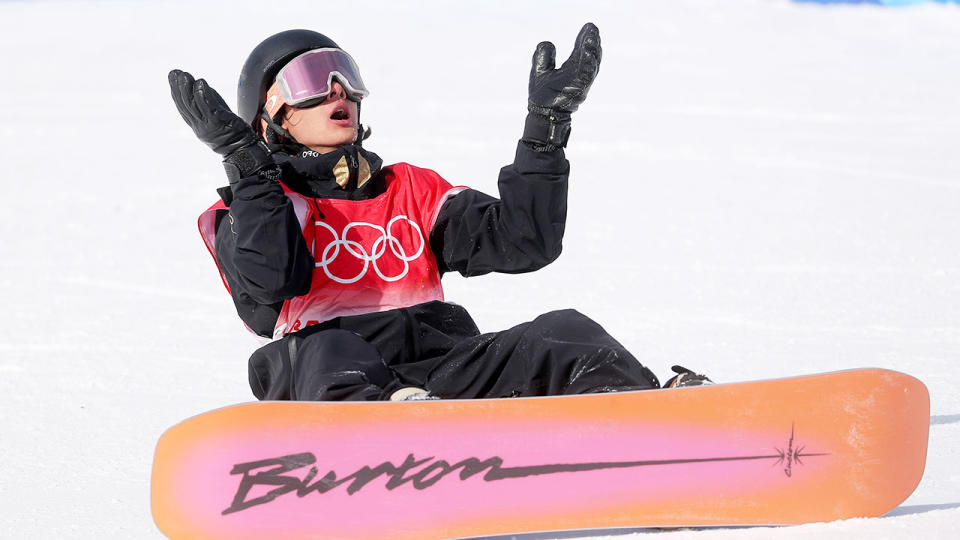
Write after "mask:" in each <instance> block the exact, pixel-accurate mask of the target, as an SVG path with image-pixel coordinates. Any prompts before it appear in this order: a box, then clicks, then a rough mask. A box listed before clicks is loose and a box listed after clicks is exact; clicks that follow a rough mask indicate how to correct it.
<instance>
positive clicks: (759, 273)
mask: <svg viewBox="0 0 960 540" xmlns="http://www.w3.org/2000/svg"><path fill="white" fill-rule="evenodd" d="M588 20H590V21H593V22H595V23H596V24H597V25H598V26H599V28H600V31H601V35H602V39H603V48H604V56H603V64H602V67H601V70H600V74H599V77H598V79H597V81H596V84H595V85H594V87H593V89H592V90H591V92H590V95H589V98H588V100H587V102H586V103H585V104H584V105H583V106H582V107H581V109H580V111H579V112H577V113H576V114H575V116H574V119H573V134H572V137H571V139H570V144H569V148H568V151H567V156H568V158H569V159H570V162H571V164H572V172H571V177H570V202H569V219H568V222H567V235H566V239H565V244H564V245H565V250H564V253H563V255H562V256H561V258H560V259H559V260H558V261H557V262H556V263H554V264H553V265H551V266H549V267H547V268H546V269H544V270H541V271H539V272H536V273H533V274H528V275H523V276H505V275H495V276H487V277H480V278H474V279H469V280H466V279H463V278H461V277H460V276H459V275H449V276H447V277H446V278H445V279H444V283H445V285H446V292H447V298H448V299H449V300H453V301H455V302H458V303H460V304H463V305H465V306H466V307H467V308H468V309H469V310H470V311H471V313H472V314H473V315H474V317H475V318H476V320H477V322H478V324H479V325H480V327H481V329H482V330H485V331H486V330H497V329H503V328H506V327H509V326H512V325H514V324H517V323H520V322H522V321H526V320H529V319H532V318H533V317H535V316H536V315H538V314H540V313H543V312H546V311H549V310H553V309H560V308H566V307H573V308H576V309H578V310H580V311H582V312H584V313H586V314H588V315H590V316H591V317H593V318H595V319H596V320H597V321H599V322H600V323H601V324H603V325H604V326H605V327H606V328H607V329H608V330H609V331H610V332H611V333H612V334H613V335H614V336H616V337H617V338H618V339H619V340H620V341H622V342H623V343H624V344H625V345H626V346H627V347H628V348H630V349H631V350H632V351H633V352H634V353H635V354H636V355H637V357H638V358H639V359H640V360H641V361H642V362H644V363H645V364H647V365H648V366H650V367H651V368H652V369H653V370H654V371H655V372H657V373H658V374H660V375H661V377H666V376H667V374H668V372H669V366H670V365H671V364H674V363H679V364H683V365H686V366H689V367H692V368H695V369H697V370H702V371H704V372H706V373H707V374H709V375H710V376H711V377H712V378H714V379H715V380H716V381H719V382H730V381H740V380H751V379H760V378H770V377H783V376H789V375H798V374H806V373H814V372H823V371H833V370H841V369H846V368H852V367H870V366H875V367H884V368H892V369H896V370H900V371H904V372H907V373H910V374H912V375H914V376H916V377H918V378H920V379H921V380H923V381H924V382H925V383H926V384H927V386H928V388H929V389H930V395H931V399H932V416H931V426H930V447H929V454H928V462H927V469H926V474H925V476H924V478H923V481H922V482H921V484H920V486H919V488H918V489H917V490H916V492H915V493H914V494H913V496H911V497H910V498H909V499H908V500H907V501H906V502H905V503H904V504H903V505H902V506H901V507H899V508H898V509H896V510H894V511H893V512H892V513H891V514H889V515H888V516H886V517H883V518H879V519H868V520H864V519H857V520H850V521H845V522H836V523H829V524H812V525H805V526H798V527H784V528H772V529H771V528H752V529H751V528H735V529H713V530H703V531H689V530H688V531H676V532H650V531H641V532H633V533H631V536H629V537H630V538H649V537H655V538H660V537H663V538H670V539H675V538H677V539H679V538H697V539H699V540H712V539H721V538H722V539H730V538H755V539H759V538H777V539H800V538H811V537H814V536H816V537H817V538H820V539H824V540H826V539H843V540H847V539H850V538H868V537H869V538H904V539H911V540H912V539H914V538H931V539H932V538H946V537H955V536H953V535H954V534H955V533H956V529H957V528H958V526H960V470H958V466H957V462H958V458H960V451H958V446H960V392H958V391H957V385H958V381H960V365H958V360H960V250H958V242H957V241H958V234H960V158H958V154H960V146H958V141H960V8H958V7H957V6H955V5H941V4H925V5H920V6H913V7H909V8H897V9H892V8H881V7H876V6H867V5H859V6H829V7H824V6H819V5H812V4H795V3H791V2H788V1H786V0H736V1H734V0H726V1H707V0H703V1H694V0H661V1H642V2H640V1H637V2H631V1H620V2H612V1H599V0H591V1H589V2H567V1H559V0H555V1H550V2H536V3H534V2H519V1H499V0H486V1H483V2H474V1H471V2H457V3H453V2H449V3H448V2H439V1H429V2H391V1H386V0H382V1H380V0H378V1H373V0H370V1H366V2H362V3H359V2H358V3H347V2H344V3H323V2H305V1H298V2H287V3H271V2H263V1H260V2H223V3H196V4H195V3H192V2H156V1H143V2H134V1H111V2H107V1H103V2H94V1H77V2H67V1H61V2H53V1H37V2H26V1H3V2H0V50H2V52H0V180H2V191H0V197H2V203H0V204H2V206H0V208H2V211H0V242H2V259H0V295H2V296H0V297H2V303H0V419H2V424H0V538H3V539H27V538H30V539H70V538H84V539H113V538H117V539H128V538H130V539H140V538H161V537H162V536H161V534H160V533H159V532H158V531H157V530H156V528H155V527H154V525H153V522H152V519H151V516H150V506H149V489H150V468H151V460H152V457H153V450H154V445H155V443H156V441H157V439H158V437H159V436H160V435H161V433H162V432H163V431H164V430H165V429H166V428H168V427H170V426H172V425H173V424H175V423H177V422H179V421H181V420H183V419H185V418H187V417H189V416H192V415H195V414H198V413H201V412H204V411H207V410H210V409H215V408H219V407H222V406H225V405H229V404H234V403H239V402H244V401H250V400H252V399H253V398H252V395H251V394H250V391H249V390H248V387H247V375H246V359H247V356H248V355H249V353H250V352H251V351H252V350H253V349H254V348H255V347H256V345H257V344H256V342H255V341H254V339H253V338H252V337H251V336H250V335H249V334H248V333H247V332H246V331H245V330H244V329H243V328H242V326H241V325H240V323H239V319H238V318H237V317H236V315H235V312H234V308H233V305H232V303H231V301H230V298H229V296H228V295H227V294H226V292H225V291H224V290H223V287H222V285H221V283H220V278H219V277H218V275H217V272H216V270H215V268H214V265H213V263H212V261H211V260H210V256H209V255H208V253H207V251H206V249H205V248H204V247H203V244H202V242H201V241H200V237H199V234H198V233H197V230H196V218H197V216H198V214H199V213H200V212H201V211H202V210H203V209H205V208H206V207H207V206H208V205H209V204H210V203H212V202H213V201H214V200H215V199H216V193H215V192H214V189H215V188H216V187H218V186H221V185H223V184H224V183H225V177H224V174H223V171H222V168H221V165H220V162H219V159H218V157H217V156H216V155H215V154H213V153H212V152H211V151H210V150H209V149H208V148H207V147H206V146H205V145H204V144H203V143H201V142H199V141H197V140H196V139H195V138H194V136H193V134H192V132H191V131H190V130H189V128H188V127H187V126H186V125H185V124H184V123H183V121H182V120H181V119H180V117H179V115H178V114H177V111H176V109H175V107H174V105H173V103H172V101H171V99H170V96H169V90H168V86H167V80H166V76H167V72H168V71H169V70H170V69H171V68H181V69H185V70H188V71H190V72H192V73H193V74H194V75H196V76H197V77H204V78H206V79H207V80H208V81H209V82H210V83H211V85H212V86H213V87H214V88H217V89H218V90H219V91H220V92H221V93H222V94H223V95H224V96H225V98H226V99H227V101H228V102H229V103H230V104H231V105H232V104H234V103H235V88H236V81H237V76H238V74H239V70H240V66H241V65H242V63H243V61H244V59H245V58H246V55H247V54H248V53H249V52H250V50H251V49H252V48H253V47H254V46H255V45H256V44H257V43H258V42H259V41H260V40H261V39H263V38H265V37H267V36H268V35H270V34H272V33H274V32H277V31H280V30H284V29H288V28H294V27H304V28H311V29H316V30H319V31H321V32H324V33H327V34H328V35H330V36H331V37H333V38H334V39H335V40H336V41H338V43H339V44H340V45H341V46H342V47H344V48H345V49H347V50H348V51H349V52H350V53H351V54H352V55H353V56H354V57H355V58H356V59H357V61H358V63H359V65H360V67H361V69H362V71H363V77H364V80H365V82H366V83H367V85H368V86H369V87H370V88H371V89H372V94H371V96H370V97H369V98H368V99H367V100H366V101H364V104H363V120H364V121H365V122H366V123H368V124H370V125H371V126H372V127H373V129H374V135H373V137H372V138H371V139H370V140H369V141H368V144H367V147H368V148H370V149H371V150H373V151H375V152H377V153H379V154H380V155H381V156H382V157H383V158H384V160H385V162H387V163H393V162H397V161H407V162H410V163H413V164H416V165H420V166H424V167H429V168H432V169H435V170H437V171H438V172H439V173H440V174H441V175H443V176H444V177H446V178H447V179H448V180H450V181H451V182H453V183H455V184H466V185H469V186H472V187H475V188H478V189H481V190H484V191H487V192H490V193H496V178H497V173H498V170H499V168H500V167H501V166H502V165H504V164H507V163H509V162H510V161H511V160H512V157H513V149H514V147H515V144H516V140H517V139H518V138H519V135H520V133H521V130H522V127H523V119H524V114H525V106H526V85H527V76H528V72H529V67H530V57H531V54H532V52H533V50H534V47H535V45H536V44H537V43H538V42H539V41H541V40H551V41H553V42H554V43H556V44H557V48H558V57H559V58H560V59H561V60H562V59H564V58H566V56H567V55H568V54H569V52H570V49H571V46H572V43H573V39H574V37H575V36H576V34H577V31H578V30H579V28H580V26H581V25H582V24H583V23H584V22H586V21H588ZM600 534H601V533H599V532H593V533H589V534H588V533H581V535H587V536H589V535H594V536H597V535H600ZM634 535H635V536H634ZM558 536H560V535H558ZM564 537H570V536H569V535H567V536H564Z"/></svg>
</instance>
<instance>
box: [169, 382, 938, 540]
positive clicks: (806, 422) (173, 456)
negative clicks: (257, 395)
mask: <svg viewBox="0 0 960 540" xmlns="http://www.w3.org/2000/svg"><path fill="white" fill-rule="evenodd" d="M929 408H930V405H929V396H928V394H927V390H926V388H925V387H924V385H923V384H922V383H921V382H920V381H918V380H916V379H914V378H912V377H910V376H907V375H904V374H901V373H897V372H893V371H887V370H880V369H857V370H850V371H842V372H836V373H826V374H820V375H810V376H802V377H792V378H786V379H776V380H769V381H758V382H747V383H737V384H719V385H715V386H706V387H696V388H685V389H675V390H657V391H647V392H626V393H615V394H594V395H583V396H565V397H546V398H518V399H500V400H445V401H419V402H400V403H382V402H378V403H369V402H367V403H307V402H261V403H251V404H245V405H237V406H233V407H228V408H225V409H220V410H216V411H213V412H209V413H206V414H203V415H200V416H197V417H194V418H191V419H189V420H186V421H184V422H183V423H181V424H178V425H177V426H174V427H173V428H171V429H170V430H168V431H167V432H166V433H165V434H164V435H163V436H162V437H161V439H160V442H159V444H158V445H157V451H156V456H155V460H154V469H153V482H152V505H153V516H154V519H155V521H156V523H157V526H158V527H159V528H160V530H161V531H163V533H164V534H166V535H167V536H168V537H170V538H174V539H180V538H184V539H186V538H190V539H231V540H243V539H262V538H283V539H306V538H316V539H320V538H322V539H335V538H381V539H390V538H397V539H399V538H410V539H418V540H422V539H429V538H462V537H471V536H480V535H494V534H508V533H524V532H534V531H548V530H571V529H602V528H613V527H681V526H682V527H690V526H693V527H695V526H716V525H760V524H764V525H768V524H795V523H806V522H814V521H831V520H836V519H846V518H853V517H871V516H880V515H883V514H885V513H886V512H888V511H890V510H892V509H893V508H895V507H896V506H897V505H899V504H900V503H901V502H903V500H904V499H906V498H907V496H909V495H910V493H911V492H912V491H913V490H914V488H915V487H916V486H917V484H918V482H919V481H920V478H921V476H922V474H923V468H924V463H925V459H926V449H927V431H928V427H929V421H930V411H929Z"/></svg>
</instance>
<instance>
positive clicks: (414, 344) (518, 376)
mask: <svg viewBox="0 0 960 540" xmlns="http://www.w3.org/2000/svg"><path fill="white" fill-rule="evenodd" d="M249 368H250V369H249V374H250V386H251V389H252V390H253V393H254V395H255V396H256V397H257V398H258V399H266V400H306V401H340V400H384V399H389V397H390V395H391V394H392V393H393V392H395V391H396V390H399V389H401V388H403V387H406V386H416V387H420V388H424V389H426V390H427V391H429V392H430V394H431V395H433V396H436V397H439V398H446V399H456V398H461V399H471V398H500V397H519V396H546V395H562V394H584V393H592V392H615V391H626V390H647V389H653V388H659V387H660V383H659V381H658V380H657V378H656V376H655V375H654V374H653V373H652V372H651V371H650V370H649V369H647V368H646V367H644V366H642V365H641V364H640V363H639V362H638V361H637V359H636V358H634V356H633V355H631V354H630V353H629V352H628V351H627V350H626V349H625V348H624V347H623V346H622V345H621V344H620V343H618V342H617V341H616V340H615V339H614V338H613V337H611V336H610V335H609V334H608V333H607V332H606V331H605V330H604V329H603V328H602V327H601V326H600V325H599V324H597V323H596V322H594V321H592V320H591V319H589V318H587V317H586V316H584V315H582V314H580V313H579V312H577V311H574V310H563V311H554V312H550V313H546V314H544V315H541V316H539V317H537V318H536V319H535V320H533V321H531V322H527V323H523V324H520V325H518V326H515V327H513V328H510V329H509V330H504V331H501V332H492V333H486V334H481V333H480V332H479V331H478V330H477V328H476V325H475V323H474V322H473V320H472V319H471V318H470V316H469V315H468V314H467V312H466V310H464V309H463V308H462V307H460V306H457V305H455V304H448V303H444V302H430V303H427V304H421V305H418V306H413V307H410V308H404V309H399V310H391V311H386V312H381V313H371V314H367V315H359V316H352V317H340V318H338V319H334V320H332V321H328V322H326V323H322V324H320V325H315V326H311V327H309V328H307V329H305V330H302V331H300V332H297V333H295V334H290V335H288V336H286V337H285V338H283V339H281V340H278V341H275V342H272V343H270V344H268V345H266V346H264V347H262V348H260V349H258V350H257V351H256V352H254V354H253V355H252V356H251V357H250V363H249Z"/></svg>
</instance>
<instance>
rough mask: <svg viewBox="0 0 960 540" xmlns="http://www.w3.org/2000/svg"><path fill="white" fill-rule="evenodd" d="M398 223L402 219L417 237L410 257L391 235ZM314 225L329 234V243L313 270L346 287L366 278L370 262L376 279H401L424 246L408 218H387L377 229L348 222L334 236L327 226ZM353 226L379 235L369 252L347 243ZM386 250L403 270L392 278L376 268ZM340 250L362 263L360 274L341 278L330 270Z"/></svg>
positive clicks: (418, 232) (421, 252)
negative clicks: (417, 242)
mask: <svg viewBox="0 0 960 540" xmlns="http://www.w3.org/2000/svg"><path fill="white" fill-rule="evenodd" d="M400 220H406V222H407V223H409V224H410V226H411V227H413V230H414V231H416V233H417V236H418V237H419V238H420V247H419V248H418V249H417V252H416V253H414V254H413V255H407V253H406V250H405V249H404V247H403V244H401V243H400V240H399V239H398V238H397V237H396V236H393V234H392V232H391V230H392V228H393V224H394V223H396V222H397V221H400ZM316 225H317V226H319V227H323V228H324V229H327V230H328V231H330V234H332V235H333V242H330V243H329V244H327V247H325V248H323V253H322V254H321V256H320V260H319V261H317V262H316V267H317V268H323V272H324V273H325V274H326V275H327V277H328V278H330V279H332V280H333V281H336V282H337V283H343V284H349V283H355V282H357V281H359V280H360V279H361V278H363V276H365V275H367V270H369V268H370V266H371V264H370V263H373V271H374V272H376V273H377V275H378V276H380V279H382V280H384V281H388V282H389V281H397V280H400V279H403V277H404V276H406V275H407V273H408V272H409V271H410V261H412V260H414V259H416V258H418V257H419V256H420V255H421V254H423V248H424V246H426V240H424V238H423V231H421V230H420V226H419V225H417V224H416V223H415V222H414V221H412V220H411V219H409V218H408V217H407V216H397V217H395V218H393V219H391V220H390V221H389V222H388V223H387V226H386V227H381V226H379V225H374V224H373V223H364V222H362V221H357V222H352V223H349V224H347V226H346V227H344V228H343V235H342V237H341V235H339V234H337V231H336V230H335V229H334V228H333V227H331V226H330V225H328V224H326V223H324V222H322V221H317V222H316ZM354 227H369V228H371V229H373V230H375V231H376V232H378V233H380V237H379V238H377V239H376V241H374V243H373V247H372V248H371V250H370V251H371V252H370V253H369V254H368V253H367V250H366V249H364V247H363V246H362V245H361V244H360V242H357V241H355V240H347V233H349V232H350V230H351V229H353V228H354ZM388 247H389V248H390V252H391V253H393V255H394V257H396V258H397V259H398V260H400V261H401V262H403V271H401V272H400V273H399V274H397V275H395V276H387V275H385V274H384V273H383V271H381V270H380V267H379V266H378V265H377V261H379V260H380V257H382V256H383V255H384V254H385V253H386V252H387V248H388ZM341 248H343V250H344V251H346V252H347V253H349V254H350V255H352V256H353V257H355V258H357V259H359V260H361V261H363V269H362V270H360V272H359V273H358V274H357V275H355V276H353V277H349V278H343V277H340V276H337V275H334V273H333V272H332V271H331V270H330V263H332V262H333V261H334V260H335V259H336V258H337V256H339V255H340V249H341Z"/></svg>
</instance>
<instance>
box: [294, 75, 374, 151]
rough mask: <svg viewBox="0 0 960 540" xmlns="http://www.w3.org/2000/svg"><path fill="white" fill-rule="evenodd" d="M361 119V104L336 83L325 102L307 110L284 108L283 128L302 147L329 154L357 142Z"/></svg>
mask: <svg viewBox="0 0 960 540" xmlns="http://www.w3.org/2000/svg"><path fill="white" fill-rule="evenodd" d="M357 116H359V115H358V112H357V102H355V101H350V100H349V99H347V93H346V91H344V89H343V86H341V85H340V83H339V82H337V81H333V84H332V85H331V90H330V94H328V95H327V97H326V99H324V100H323V101H322V102H321V103H319V104H317V105H315V106H313V107H310V108H307V109H297V108H293V107H284V113H283V123H282V126H283V128H284V129H286V130H287V131H289V132H290V135H293V138H295V139H296V140H297V141H299V142H300V144H303V145H304V146H307V147H308V148H310V149H311V150H315V151H317V152H320V153H321V154H325V153H327V152H332V151H333V150H336V149H337V148H339V147H340V146H343V145H345V144H350V143H352V142H353V141H354V140H356V138H357Z"/></svg>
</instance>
